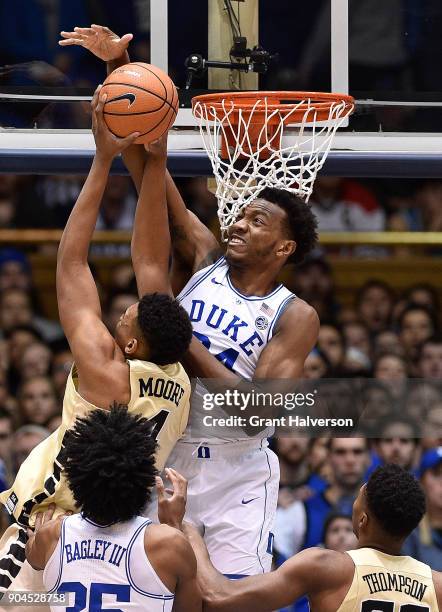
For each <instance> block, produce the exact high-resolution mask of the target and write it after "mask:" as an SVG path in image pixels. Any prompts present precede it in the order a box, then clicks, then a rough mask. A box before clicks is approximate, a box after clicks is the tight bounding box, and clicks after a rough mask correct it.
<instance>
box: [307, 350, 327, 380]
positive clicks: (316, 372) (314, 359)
mask: <svg viewBox="0 0 442 612" xmlns="http://www.w3.org/2000/svg"><path fill="white" fill-rule="evenodd" d="M329 371H330V362H329V360H328V359H327V357H326V356H325V354H324V353H323V351H321V350H320V349H318V348H314V349H313V350H312V351H311V353H309V355H308V356H307V359H306V360H305V363H304V374H303V377H304V378H307V379H309V380H315V379H317V378H323V377H324V376H327V374H328V372H329Z"/></svg>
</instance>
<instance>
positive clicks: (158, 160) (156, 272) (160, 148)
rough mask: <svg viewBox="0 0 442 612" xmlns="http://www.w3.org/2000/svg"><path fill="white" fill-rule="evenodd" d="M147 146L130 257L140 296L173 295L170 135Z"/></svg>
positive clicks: (165, 135)
mask: <svg viewBox="0 0 442 612" xmlns="http://www.w3.org/2000/svg"><path fill="white" fill-rule="evenodd" d="M147 147H148V157H147V162H146V165H145V166H144V172H143V179H142V182H141V189H140V195H139V197H138V204H137V209H136V212H135V222H134V229H133V233H132V243H131V255H132V264H133V268H134V272H135V278H136V280H137V287H138V294H139V296H140V297H142V296H143V295H145V294H146V293H153V292H155V291H159V292H160V293H168V294H170V295H171V294H172V289H171V286H170V280H169V257H170V232H169V219H168V216H167V205H166V160H167V133H166V134H164V135H163V136H162V137H161V138H160V139H159V140H157V141H156V142H154V143H151V144H150V145H146V148H147Z"/></svg>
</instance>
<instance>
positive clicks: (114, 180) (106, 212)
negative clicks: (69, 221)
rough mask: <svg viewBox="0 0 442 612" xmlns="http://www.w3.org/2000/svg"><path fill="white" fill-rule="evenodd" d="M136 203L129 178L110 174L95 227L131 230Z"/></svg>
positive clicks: (98, 228)
mask: <svg viewBox="0 0 442 612" xmlns="http://www.w3.org/2000/svg"><path fill="white" fill-rule="evenodd" d="M136 203H137V200H136V194H135V193H134V188H133V186H132V182H131V180H130V178H128V177H127V176H115V175H113V176H110V177H109V180H108V182H107V185H106V189H105V191H104V195H103V199H102V201H101V207H100V214H99V217H98V221H97V226H96V229H97V230H104V229H106V230H109V229H112V230H126V229H128V230H131V229H132V226H133V222H134V214H135V206H136Z"/></svg>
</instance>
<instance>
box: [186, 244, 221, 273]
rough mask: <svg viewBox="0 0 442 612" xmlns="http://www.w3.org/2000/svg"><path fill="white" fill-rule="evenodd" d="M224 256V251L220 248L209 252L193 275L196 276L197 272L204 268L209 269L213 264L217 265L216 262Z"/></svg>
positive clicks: (196, 267)
mask: <svg viewBox="0 0 442 612" xmlns="http://www.w3.org/2000/svg"><path fill="white" fill-rule="evenodd" d="M223 255H224V251H223V249H222V248H220V247H217V248H216V249H213V250H212V251H209V252H208V253H207V255H206V256H205V257H204V258H203V259H202V260H201V261H200V262H198V263H197V265H196V266H195V269H194V271H193V273H194V274H195V272H199V271H200V270H202V269H203V268H207V266H210V265H212V264H213V263H215V261H216V260H217V259H219V258H220V257H222V256H223Z"/></svg>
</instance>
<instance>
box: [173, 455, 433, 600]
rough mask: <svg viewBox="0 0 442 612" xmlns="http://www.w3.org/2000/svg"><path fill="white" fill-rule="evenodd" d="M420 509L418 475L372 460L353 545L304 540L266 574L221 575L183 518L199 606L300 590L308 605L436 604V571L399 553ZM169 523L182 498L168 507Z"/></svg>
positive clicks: (283, 596) (294, 594)
mask: <svg viewBox="0 0 442 612" xmlns="http://www.w3.org/2000/svg"><path fill="white" fill-rule="evenodd" d="M424 513H425V496H424V492H423V491H422V488H421V487H420V485H419V482H418V481H417V480H416V479H415V478H414V476H412V475H411V474H410V473H409V472H408V471H407V470H404V469H402V468H400V467H399V466H397V465H386V466H382V467H379V468H377V469H376V470H375V471H374V472H373V474H372V475H371V477H370V479H369V481H368V483H367V484H366V485H363V486H362V487H361V490H360V492H359V495H358V497H357V499H356V501H355V503H354V505H353V530H354V532H355V534H356V536H357V538H358V541H359V542H358V543H359V547H358V549H357V550H351V551H348V552H336V551H333V550H325V549H322V548H308V549H307V550H304V551H302V552H300V553H298V554H297V555H295V556H293V557H291V559H289V560H288V561H286V562H285V563H284V564H283V565H281V567H279V568H278V569H277V570H276V571H274V572H271V573H269V574H266V575H265V576H250V577H248V578H244V579H243V580H227V579H226V578H225V577H224V576H223V575H222V574H220V573H219V572H218V571H217V570H216V569H215V568H214V566H213V564H212V563H211V561H210V558H209V555H208V553H207V547H206V545H205V543H204V541H203V539H202V538H201V536H200V534H199V533H198V531H197V530H196V529H195V528H194V527H192V526H190V525H186V524H184V526H182V529H183V531H184V533H185V534H186V535H187V537H188V540H189V541H190V543H191V544H192V547H193V550H194V552H195V555H196V558H197V564H198V583H199V585H200V587H201V591H202V595H203V602H204V610H205V611H206V612H212V611H213V612H215V611H216V612H231V611H232V610H234V611H235V612H250V611H252V612H267V611H268V610H279V609H281V608H284V609H286V607H289V606H291V605H292V604H293V603H294V602H295V601H296V600H297V599H299V598H300V597H302V596H304V595H307V596H308V599H309V603H310V610H311V611H312V612H439V611H442V573H440V572H436V571H432V569H431V567H429V566H428V565H425V564H424V563H421V562H420V561H416V560H415V559H413V558H412V557H408V556H403V555H401V549H402V547H403V543H404V540H405V539H406V538H407V537H408V536H409V535H410V533H411V532H412V531H413V530H414V529H415V528H416V527H417V525H418V524H419V522H420V521H421V519H422V517H423V516H424ZM172 515H173V518H172V516H171V517H170V520H171V522H172V523H173V524H174V525H176V524H178V523H179V521H180V519H182V517H183V511H182V509H181V506H177V510H176V511H175V512H173V513H172Z"/></svg>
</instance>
